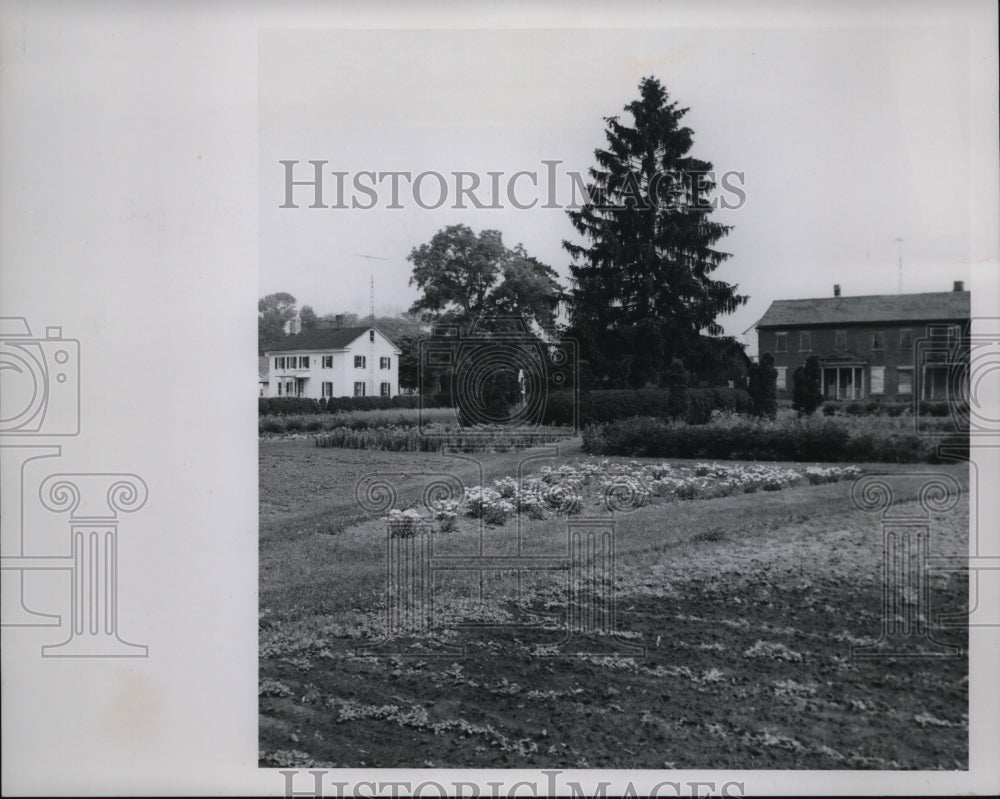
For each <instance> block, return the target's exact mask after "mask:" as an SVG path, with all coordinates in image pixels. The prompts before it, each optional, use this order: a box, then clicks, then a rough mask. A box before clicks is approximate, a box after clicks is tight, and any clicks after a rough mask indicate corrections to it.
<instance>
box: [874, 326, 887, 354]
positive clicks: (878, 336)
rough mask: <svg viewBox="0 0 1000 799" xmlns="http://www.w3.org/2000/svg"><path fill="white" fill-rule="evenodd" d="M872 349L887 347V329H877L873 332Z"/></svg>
mask: <svg viewBox="0 0 1000 799" xmlns="http://www.w3.org/2000/svg"><path fill="white" fill-rule="evenodd" d="M872 349H873V350H884V349H885V331H884V330H876V331H874V332H873V333H872Z"/></svg>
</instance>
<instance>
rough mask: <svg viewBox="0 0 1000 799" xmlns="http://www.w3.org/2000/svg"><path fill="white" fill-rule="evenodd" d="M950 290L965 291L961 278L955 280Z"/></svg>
mask: <svg viewBox="0 0 1000 799" xmlns="http://www.w3.org/2000/svg"><path fill="white" fill-rule="evenodd" d="M951 290H952V291H965V283H964V282H962V281H961V280H956V281H955V285H954V286H953V287H952V289H951Z"/></svg>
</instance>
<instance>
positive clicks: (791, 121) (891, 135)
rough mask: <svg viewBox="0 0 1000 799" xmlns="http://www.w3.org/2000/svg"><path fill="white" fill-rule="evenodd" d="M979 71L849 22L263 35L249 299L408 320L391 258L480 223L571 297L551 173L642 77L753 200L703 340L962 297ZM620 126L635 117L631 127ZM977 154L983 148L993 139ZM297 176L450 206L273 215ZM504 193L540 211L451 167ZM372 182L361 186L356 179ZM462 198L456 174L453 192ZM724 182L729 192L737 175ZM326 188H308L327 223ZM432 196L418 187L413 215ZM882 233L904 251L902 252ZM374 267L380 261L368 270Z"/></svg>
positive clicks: (410, 290) (571, 161) (962, 37)
mask: <svg viewBox="0 0 1000 799" xmlns="http://www.w3.org/2000/svg"><path fill="white" fill-rule="evenodd" d="M973 68H974V65H972V64H971V63H970V59H969V55H968V41H967V34H966V32H965V30H964V29H961V28H951V27H913V26H904V25H902V24H900V25H898V26H884V27H873V26H861V27H851V26H844V25H838V24H836V21H835V20H834V21H831V22H830V23H829V24H824V25H823V26H821V27H812V28H810V27H801V26H800V27H789V28H782V27H769V28H741V29H718V28H712V27H711V26H710V25H706V26H704V27H700V28H680V29H669V28H649V29H643V30H638V29H623V30H593V29H590V30H554V29H548V30H426V31H413V30H407V31H402V30H400V31H394V30H364V31H331V30H312V31H301V30H280V31H279V30H270V31H263V32H261V34H260V39H259V50H258V87H259V105H258V112H259V113H258V122H259V129H258V136H259V139H258V147H259V163H258V167H259V187H260V191H259V205H258V213H259V222H260V224H259V237H260V240H259V264H258V267H259V292H260V294H261V295H264V294H268V293H271V292H275V291H287V292H289V293H291V294H293V295H294V296H295V297H296V298H297V299H298V301H299V303H300V304H308V305H311V306H312V307H313V308H314V309H315V310H316V311H317V312H318V313H320V314H323V313H335V312H341V311H354V312H358V313H362V314H364V313H367V310H368V306H369V281H370V278H371V277H374V282H375V309H376V313H377V314H378V313H383V312H391V311H398V310H403V309H405V308H406V307H408V306H409V305H410V303H412V302H413V301H414V300H415V299H416V297H417V296H418V295H417V291H416V289H415V287H413V286H410V285H408V281H409V277H410V273H411V269H412V265H411V264H410V263H409V262H408V261H407V256H408V255H409V253H410V251H411V250H412V249H413V248H414V247H417V246H419V245H420V244H423V243H425V242H427V241H429V240H430V238H431V237H432V236H433V235H434V233H435V232H437V231H438V230H440V229H441V228H443V227H445V226H447V225H452V224H465V225H468V226H469V227H471V228H472V229H473V230H475V231H480V230H484V229H496V230H499V231H500V232H501V233H502V234H503V238H504V242H505V243H506V244H507V245H508V246H513V245H515V244H517V243H521V244H523V245H524V247H525V248H526V249H527V251H528V252H529V253H530V254H532V255H534V256H535V257H536V258H538V259H540V260H541V261H543V262H545V263H547V264H549V265H551V266H552V267H553V268H554V269H555V270H556V271H557V272H558V273H559V274H560V275H561V276H562V277H563V278H564V279H565V278H567V277H568V275H569V269H568V267H569V264H570V262H571V261H570V258H569V256H568V254H567V253H566V252H565V251H564V249H563V248H562V242H563V240H564V239H571V240H574V241H579V238H578V236H577V234H576V232H575V231H574V229H573V228H572V226H571V224H570V222H569V219H568V217H567V215H566V212H565V210H563V209H562V208H542V207H540V206H541V205H543V204H545V200H546V186H547V183H546V181H545V176H546V172H545V170H546V167H545V165H544V164H543V162H544V161H558V162H560V163H559V164H558V165H557V167H556V176H557V185H558V186H559V188H558V190H557V191H558V192H559V193H558V196H557V198H556V200H557V202H556V203H554V204H559V203H562V204H565V202H566V201H568V200H569V186H570V183H569V178H568V177H567V175H566V173H567V172H580V173H585V172H586V170H587V169H588V168H589V167H591V166H592V165H593V164H594V160H593V151H594V149H595V148H598V147H601V146H603V145H604V142H605V138H604V121H603V120H604V118H605V117H607V116H611V115H616V114H622V113H623V107H624V106H625V105H626V104H627V103H629V102H631V101H632V100H633V99H636V98H637V97H638V84H639V81H640V80H641V79H642V78H643V77H644V76H648V75H652V76H656V77H657V78H659V79H660V80H661V82H662V83H663V84H664V85H665V86H666V88H667V90H668V92H669V93H670V96H671V99H672V100H673V101H676V102H677V103H678V104H679V105H680V106H682V107H686V108H688V109H689V111H688V113H687V114H686V116H685V117H684V123H685V124H686V125H688V126H689V127H690V128H692V130H693V131H694V145H693V147H692V150H691V155H693V156H695V157H698V158H701V159H703V160H707V161H710V162H712V164H713V166H714V168H715V171H716V173H717V174H720V175H721V174H722V173H725V172H739V173H742V175H743V177H742V188H743V191H744V192H745V197H746V199H745V202H744V203H743V204H742V205H741V207H738V208H734V209H720V210H718V211H716V212H715V214H714V218H715V219H717V220H718V221H720V222H723V223H725V224H728V225H732V231H731V232H730V233H729V234H728V235H727V236H726V237H725V238H724V239H722V241H721V242H720V243H719V244H718V245H717V248H718V249H721V250H723V251H725V252H728V253H731V256H732V257H731V258H730V259H729V260H727V261H726V262H725V263H724V264H723V265H722V266H721V267H720V268H719V269H718V270H717V271H716V272H715V274H714V277H716V278H717V279H722V280H726V281H727V282H730V283H735V284H737V285H738V287H739V291H740V292H741V293H744V294H748V295H749V296H750V300H749V302H748V303H747V304H746V305H745V306H743V307H742V308H740V309H739V310H738V311H737V312H735V313H733V314H730V315H726V316H722V317H720V318H719V322H720V323H721V324H722V325H723V327H724V329H725V331H726V333H727V334H730V335H736V336H738V337H739V338H740V340H741V341H745V342H746V343H747V344H748V345H749V350H750V351H751V352H754V351H755V347H754V345H755V336H754V335H753V334H752V332H751V334H749V335H746V336H744V335H743V334H744V331H745V330H746V329H747V328H750V327H751V326H752V325H753V324H754V323H755V322H756V321H757V319H759V318H760V317H761V316H762V315H763V313H764V311H765V310H766V309H767V306H768V305H769V304H770V302H771V301H772V300H775V299H786V298H796V297H822V296H830V295H832V292H833V284H835V283H839V284H840V285H841V286H842V292H843V294H844V295H865V294H881V293H896V292H897V291H898V290H899V284H900V272H899V268H898V263H899V259H900V256H901V257H902V263H903V269H902V289H903V291H904V292H918V291H947V290H950V289H951V288H952V284H953V281H956V280H962V281H965V282H966V285H967V287H969V288H973V290H974V287H972V286H971V283H970V264H972V263H974V262H975V261H976V260H977V259H983V258H986V257H987V256H988V255H989V254H990V253H987V252H977V251H976V249H975V247H976V245H975V243H974V241H973V238H972V236H971V235H970V226H971V225H972V221H971V220H972V217H973V209H972V208H971V205H970V203H971V197H972V194H973V182H974V181H975V179H976V175H975V173H974V164H975V155H976V153H975V147H976V146H977V141H974V140H973V122H974V120H973V114H974V112H975V111H976V107H975V106H974V103H973V98H972V89H971V88H970V87H972V86H973V77H974V76H973V73H972V70H973ZM625 116H626V117H627V115H625ZM991 144H992V143H991ZM282 160H286V161H297V162H299V163H298V164H297V165H294V166H293V167H292V169H293V170H295V171H294V172H293V175H294V179H296V180H305V179H309V178H311V176H312V174H313V171H312V167H311V166H310V165H309V164H308V161H310V160H323V161H326V162H327V164H326V165H325V166H324V167H323V168H324V169H325V170H327V172H328V173H329V172H333V171H340V172H344V173H347V176H346V178H345V181H346V185H345V192H344V197H345V200H346V204H347V205H348V206H350V204H351V201H352V200H353V199H357V200H358V201H359V203H360V204H362V205H364V204H367V203H369V202H372V200H371V199H370V198H369V197H368V196H367V195H365V194H361V193H359V192H357V191H354V190H353V189H352V186H351V182H352V181H353V180H354V179H355V176H356V175H357V173H359V172H363V171H373V172H390V171H406V172H410V173H411V174H413V175H416V174H418V173H420V172H425V171H433V172H437V173H441V174H443V175H445V176H446V177H447V178H448V181H449V185H448V186H447V188H446V191H447V192H448V193H447V199H446V202H445V203H444V205H443V206H442V207H440V208H437V209H433V210H432V209H426V208H422V207H420V205H419V204H418V202H417V199H416V198H415V197H414V193H413V190H412V188H411V186H410V185H409V184H407V183H405V182H402V183H401V184H400V190H399V197H398V202H397V203H396V204H397V205H400V206H402V207H399V208H388V207H387V206H388V205H390V204H392V198H391V191H390V186H389V183H388V182H386V181H383V182H382V183H381V184H379V186H378V189H377V191H378V199H377V201H375V202H374V204H375V207H373V208H369V209H361V208H351V207H348V208H309V207H308V206H309V204H310V203H311V202H312V197H313V194H312V191H313V190H312V189H311V188H310V187H305V188H303V187H297V188H295V189H294V192H295V193H294V195H293V200H294V202H295V203H296V204H298V205H299V207H298V208H281V207H280V206H281V205H282V204H283V203H284V202H285V169H286V167H285V166H283V165H282V164H281V163H280V161H282ZM522 170H524V171H528V172H534V173H538V174H539V180H540V184H539V185H540V186H541V188H539V189H537V190H535V189H533V188H532V187H531V186H530V185H529V183H528V182H527V179H526V178H521V179H519V181H520V182H519V183H518V184H517V186H518V188H517V191H516V192H515V199H516V200H518V201H519V202H520V203H522V204H527V203H528V202H530V201H531V199H533V198H539V202H538V204H537V205H536V206H535V207H534V208H530V209H519V208H515V207H512V205H511V203H510V202H509V201H508V200H507V199H506V198H505V197H504V198H502V202H501V203H500V204H501V205H502V206H503V207H501V208H498V209H481V208H475V207H472V205H471V203H470V202H466V203H465V205H466V206H467V207H466V208H464V209H463V208H455V207H453V206H454V205H455V204H456V202H457V199H456V198H457V195H456V192H455V185H454V178H453V177H452V176H451V173H453V172H456V171H469V172H473V173H475V174H476V175H477V176H480V177H481V181H482V185H481V187H480V190H479V194H478V195H477V196H479V197H480V198H481V199H483V201H484V202H485V203H486V204H489V202H490V200H489V192H488V191H486V187H487V186H489V180H490V178H489V177H487V173H489V172H502V173H503V176H502V178H501V181H502V182H501V184H500V185H501V190H503V189H504V188H505V187H506V181H507V180H509V178H510V176H511V175H513V174H514V173H516V172H518V171H522ZM372 180H374V178H373V179H372ZM466 180H471V178H467V179H466ZM734 180H735V179H734ZM332 181H333V178H332V177H328V178H327V179H326V181H325V183H324V191H325V197H324V199H325V201H326V203H327V204H330V205H332V204H333V203H334V200H333V199H331V198H330V192H331V191H332V190H333V189H335V184H334V183H333V182H332ZM439 191H440V190H439V188H438V184H437V183H436V181H435V180H434V179H429V180H427V181H426V183H422V185H421V193H420V199H421V200H422V202H423V205H432V204H434V202H435V201H436V199H437V197H438V196H439ZM896 239H902V241H901V242H897V241H896ZM364 256H372V257H364Z"/></svg>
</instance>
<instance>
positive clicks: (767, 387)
mask: <svg viewBox="0 0 1000 799" xmlns="http://www.w3.org/2000/svg"><path fill="white" fill-rule="evenodd" d="M749 378H750V399H751V400H753V412H754V413H755V414H756V415H757V416H762V417H766V418H768V419H774V418H775V416H777V414H778V401H777V391H778V370H777V369H775V368H774V356H773V355H772V354H771V353H769V352H765V353H764V354H763V355H761V356H760V360H759V362H758V363H754V364H750V373H749Z"/></svg>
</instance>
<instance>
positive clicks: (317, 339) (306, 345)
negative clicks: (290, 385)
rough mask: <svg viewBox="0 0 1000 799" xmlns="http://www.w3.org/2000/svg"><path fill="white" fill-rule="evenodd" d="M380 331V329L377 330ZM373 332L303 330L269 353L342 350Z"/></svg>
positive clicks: (361, 329) (384, 335)
mask: <svg viewBox="0 0 1000 799" xmlns="http://www.w3.org/2000/svg"><path fill="white" fill-rule="evenodd" d="M375 329H376V330H378V328H377V327H376V328H375ZM369 330H371V327H370V326H365V327H342V328H339V329H338V328H335V327H313V328H310V329H309V330H303V331H302V332H301V333H296V334H295V335H294V336H285V337H284V338H283V339H282V340H281V341H279V342H278V343H277V344H275V345H274V346H272V347H271V348H270V349H268V352H291V351H293V350H342V349H345V348H346V347H348V346H349V345H350V344H351V342H353V341H354V340H355V339H357V338H360V337H361V336H363V335H364V334H365V333H367V332H368V331H369ZM378 332H379V334H380V335H381V336H382V337H383V338H385V340H386V341H388V342H389V343H390V344H392V346H393V347H396V349H399V347H398V346H396V342H395V341H393V340H392V339H391V338H389V337H388V336H387V335H386V334H385V333H383V332H382V331H381V330H378Z"/></svg>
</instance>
